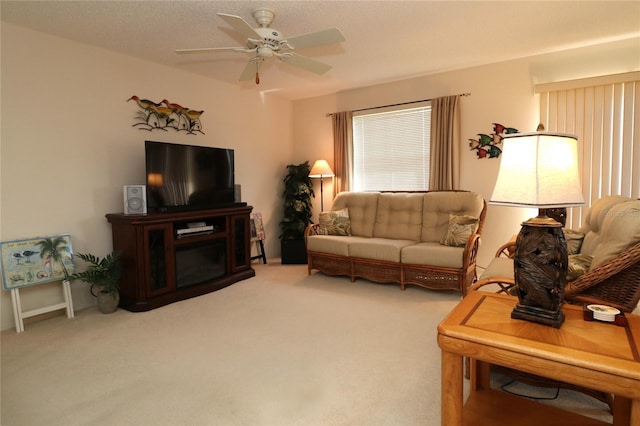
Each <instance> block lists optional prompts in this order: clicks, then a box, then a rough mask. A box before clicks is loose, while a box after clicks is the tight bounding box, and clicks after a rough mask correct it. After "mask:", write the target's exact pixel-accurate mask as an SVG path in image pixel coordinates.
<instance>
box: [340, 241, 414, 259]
mask: <svg viewBox="0 0 640 426" xmlns="http://www.w3.org/2000/svg"><path fill="white" fill-rule="evenodd" d="M349 238H352V237H349ZM413 244H416V242H415V241H412V240H395V239H389V238H360V239H357V240H353V241H352V242H351V243H350V244H349V256H351V257H360V258H364V259H371V260H383V261H387V262H400V251H401V250H402V249H403V248H404V247H407V246H411V245H413Z"/></svg>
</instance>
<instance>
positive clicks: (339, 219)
mask: <svg viewBox="0 0 640 426" xmlns="http://www.w3.org/2000/svg"><path fill="white" fill-rule="evenodd" d="M318 234H320V235H343V236H348V235H351V221H350V220H349V209H342V210H334V211H330V212H324V213H320V220H319V226H318Z"/></svg>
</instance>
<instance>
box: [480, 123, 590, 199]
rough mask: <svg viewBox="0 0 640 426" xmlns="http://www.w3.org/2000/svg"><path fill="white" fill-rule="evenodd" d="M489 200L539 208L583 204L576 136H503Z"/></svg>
mask: <svg viewBox="0 0 640 426" xmlns="http://www.w3.org/2000/svg"><path fill="white" fill-rule="evenodd" d="M489 202H490V203H491V204H496V205H505V206H517V207H538V208H560V207H574V206H580V205H583V204H584V197H583V196H582V190H581V186H580V174H579V170H578V140H577V138H576V137H575V136H573V135H567V134H561V133H549V132H534V133H513V134H510V135H506V136H505V137H504V139H503V150H502V160H501V163H500V170H499V171H498V179H497V181H496V185H495V187H494V189H493V194H492V195H491V199H490V201H489Z"/></svg>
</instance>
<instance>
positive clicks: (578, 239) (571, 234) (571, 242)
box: [563, 228, 584, 255]
mask: <svg viewBox="0 0 640 426" xmlns="http://www.w3.org/2000/svg"><path fill="white" fill-rule="evenodd" d="M563 231H564V238H565V239H566V240H567V254H569V255H572V254H578V253H580V248H581V247H582V240H584V234H583V233H581V232H578V231H574V230H573V229H568V228H564V229H563Z"/></svg>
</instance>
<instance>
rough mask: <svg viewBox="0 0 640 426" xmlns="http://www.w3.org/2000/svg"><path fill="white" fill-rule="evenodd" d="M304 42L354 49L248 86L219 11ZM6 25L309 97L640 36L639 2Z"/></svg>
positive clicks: (273, 71) (309, 9)
mask: <svg viewBox="0 0 640 426" xmlns="http://www.w3.org/2000/svg"><path fill="white" fill-rule="evenodd" d="M259 6H267V7H270V8H272V9H274V10H275V12H276V18H275V20H274V22H273V23H272V24H271V27H272V28H275V29H277V30H279V31H280V32H281V33H282V34H284V36H294V35H299V34H304V33H309V32H315V31H319V30H323V29H326V28H331V27H338V28H339V29H340V30H341V31H342V33H343V34H344V35H345V37H346V41H345V42H343V43H340V44H334V45H329V46H322V47H313V48H308V49H304V50H300V51H297V53H299V54H303V55H305V56H309V57H311V58H313V59H316V60H318V61H321V62H325V63H327V64H330V65H331V66H332V67H333V68H332V69H331V70H330V71H329V72H328V73H326V74H324V75H322V76H318V75H315V74H312V73H310V72H308V71H304V70H301V69H297V68H294V67H292V66H290V65H287V64H284V63H282V62H280V61H277V60H275V59H272V60H270V61H269V62H268V63H267V64H265V65H264V66H263V67H262V69H261V73H260V76H261V82H260V85H259V86H258V87H256V85H255V83H254V82H253V81H244V82H239V81H238V77H239V76H240V73H241V72H242V70H243V68H244V66H245V64H246V61H248V60H249V58H250V57H251V55H250V54H248V53H237V52H233V51H218V52H209V53H199V54H189V55H184V54H183V55H178V54H176V53H175V52H174V51H175V49H180V48H196V47H229V46H243V45H244V44H245V40H244V38H243V37H242V36H240V35H239V34H238V33H236V32H235V31H233V29H232V28H231V27H230V26H229V25H228V24H226V23H225V22H224V21H222V20H221V19H220V18H219V17H218V16H217V15H216V13H217V12H223V13H227V14H232V15H239V16H241V17H242V18H244V19H245V21H247V22H248V23H249V24H251V25H252V26H256V25H254V24H255V21H254V20H253V18H252V17H251V10H252V9H253V8H255V7H259ZM1 8H2V9H1V17H2V20H3V21H7V22H11V23H14V24H18V25H21V26H26V27H30V28H33V29H35V30H38V31H41V32H44V33H50V34H54V35H57V36H60V37H64V38H68V39H72V40H77V41H80V42H83V43H87V44H90V45H95V46H99V47H102V48H105V49H110V50H114V51H118V52H122V53H124V54H127V55H131V56H136V57H140V58H144V59H147V60H149V61H153V62H156V63H160V64H165V65H168V66H171V67H176V68H179V69H182V70H185V71H189V72H193V73H197V74H201V75H205V76H208V77H210V78H214V79H218V80H223V81H226V82H229V83H232V84H237V85H240V86H242V87H245V88H246V89H247V90H256V89H257V90H260V91H271V92H278V95H280V96H283V97H285V98H288V99H302V98H307V97H312V96H319V95H324V94H328V93H333V92H338V91H341V90H347V89H351V88H356V87H362V86H368V85H372V84H377V83H383V82H389V81H395V80H401V79H405V78H410V77H416V76H420V75H426V74H432V73H436V72H441V71H448V70H453V69H459V68H465V67H469V66H475V65H481V64H486V63H492V62H499V61H504V60H510V59H515V58H520V57H525V56H531V55H535V54H540V53H547V52H556V51H561V50H565V49H570V48H577V47H582V46H592V45H597V44H600V43H605V42H610V41H616V40H626V39H630V38H637V37H639V35H640V2H639V1H624V2H615V1H603V2H599V1H533V2H516V1H496V2H485V1H384V0H382V1H380V0H378V1H326V0H325V1H311V0H309V1H257V2H256V1H5V0H3V1H2V2H1ZM639 49H640V45H639Z"/></svg>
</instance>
